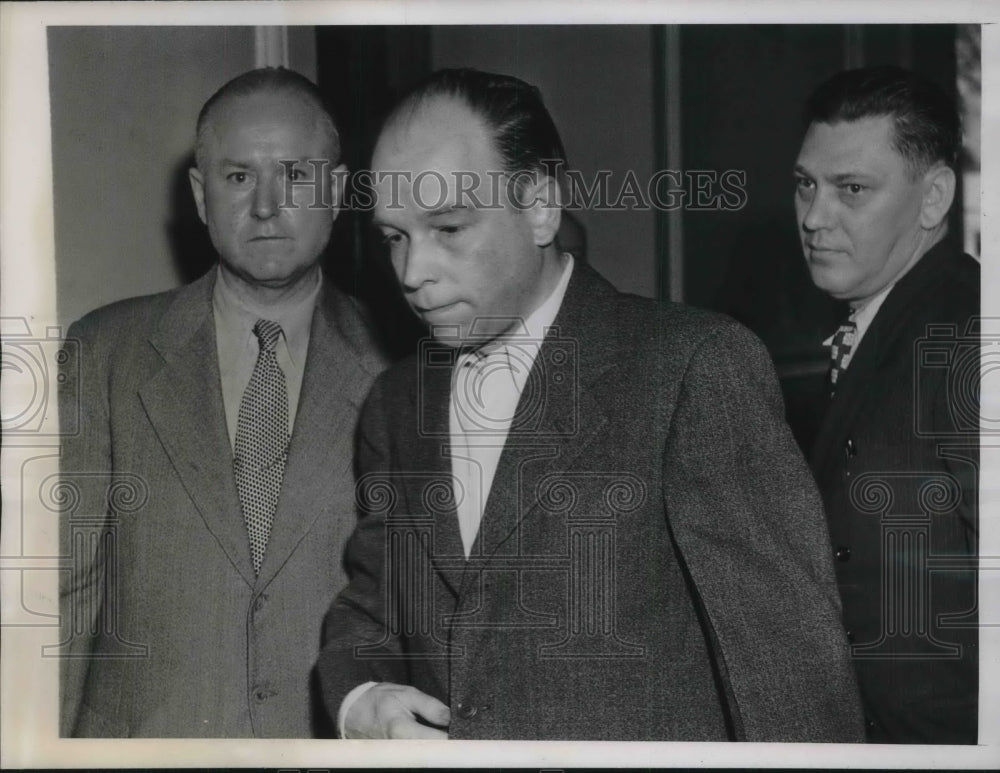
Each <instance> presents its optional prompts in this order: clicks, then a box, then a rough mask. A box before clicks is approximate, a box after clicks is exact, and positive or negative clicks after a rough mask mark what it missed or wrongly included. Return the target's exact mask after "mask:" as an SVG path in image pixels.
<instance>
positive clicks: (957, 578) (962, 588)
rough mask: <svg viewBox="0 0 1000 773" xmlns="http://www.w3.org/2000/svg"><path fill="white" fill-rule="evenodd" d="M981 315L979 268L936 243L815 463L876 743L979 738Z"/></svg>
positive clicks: (893, 299) (842, 387) (822, 438)
mask: <svg viewBox="0 0 1000 773" xmlns="http://www.w3.org/2000/svg"><path fill="white" fill-rule="evenodd" d="M978 313H979V264H978V263H977V262H976V261H975V260H974V259H973V258H970V257H969V256H968V255H963V254H962V253H961V252H960V251H959V250H957V249H955V247H953V246H951V245H949V244H947V243H944V242H942V243H940V244H938V245H936V246H935V247H934V248H932V249H931V250H930V251H928V253H927V254H926V255H924V256H923V257H922V258H921V259H920V261H919V262H918V263H917V264H916V265H915V266H914V267H913V268H912V269H911V270H910V271H909V272H908V273H907V274H905V275H904V276H903V278H902V279H900V280H899V282H898V283H897V284H896V286H895V287H894V288H893V289H892V290H891V291H890V292H889V294H888V295H887V296H886V299H885V301H884V302H883V304H882V306H881V307H880V308H879V310H878V313H877V314H876V315H875V319H874V320H873V321H872V324H871V326H870V327H869V329H868V331H867V332H866V333H865V336H864V338H863V339H862V340H861V343H860V345H859V346H858V349H857V351H856V352H855V353H854V354H853V355H852V359H851V361H850V365H849V367H848V368H847V370H846V371H845V372H844V373H843V375H842V377H841V380H840V382H839V383H838V385H837V391H836V394H835V396H834V398H833V400H832V401H831V402H830V405H829V408H828V412H827V415H826V417H825V419H824V423H823V425H822V427H821V429H820V432H819V434H818V436H817V439H816V443H815V447H814V449H813V453H812V457H811V463H812V467H813V469H814V471H815V473H816V479H817V481H818V483H819V487H820V490H821V492H822V494H823V499H824V502H825V505H826V511H827V515H828V517H829V526H830V535H831V539H832V548H833V549H832V552H833V553H834V556H835V562H834V563H835V567H836V572H837V581H838V583H839V586H840V592H841V596H842V599H843V604H844V624H845V627H846V628H847V630H848V632H849V639H850V640H851V642H852V645H851V647H852V655H853V661H854V665H855V667H856V669H857V673H858V681H859V686H860V689H861V694H862V698H863V702H864V709H865V713H866V721H867V730H868V737H869V739H870V740H872V741H877V742H883V743H886V742H913V743H975V742H976V724H977V712H978V703H977V693H978V668H977V662H978V658H977V641H978V636H977V628H976V623H977V616H976V611H975V608H976V574H975V572H974V570H973V567H974V561H975V556H976V534H977V529H976V519H977V515H976V514H977V507H976V502H977V490H978V481H977V474H978V473H977V470H978V462H979V435H978V427H979V397H978V384H979V329H978V327H977V326H975V325H974V326H972V327H970V323H971V322H973V321H974V320H975V318H976V315H978ZM911 591H912V593H911Z"/></svg>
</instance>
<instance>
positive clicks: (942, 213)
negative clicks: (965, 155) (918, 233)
mask: <svg viewBox="0 0 1000 773" xmlns="http://www.w3.org/2000/svg"><path fill="white" fill-rule="evenodd" d="M923 182H924V198H923V202H922V205H921V208H920V225H921V227H922V228H925V229H927V230H932V229H934V228H937V227H938V225H940V224H941V221H942V220H944V219H945V217H947V215H948V210H949V209H951V203H952V202H953V201H954V200H955V172H954V170H952V169H951V167H949V166H947V165H946V164H938V165H936V166H933V167H931V168H930V169H928V170H927V172H926V173H925V174H924V181H923Z"/></svg>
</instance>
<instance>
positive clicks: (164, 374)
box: [61, 271, 382, 737]
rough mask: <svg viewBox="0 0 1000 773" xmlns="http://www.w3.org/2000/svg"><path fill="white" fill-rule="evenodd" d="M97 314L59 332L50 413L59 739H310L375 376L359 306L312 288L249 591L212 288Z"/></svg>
mask: <svg viewBox="0 0 1000 773" xmlns="http://www.w3.org/2000/svg"><path fill="white" fill-rule="evenodd" d="M215 277H216V272H215V271H210V272H209V273H208V274H207V275H206V276H205V277H203V278H202V279H199V280H198V281H196V282H194V283H193V284H190V285H188V286H185V287H183V288H180V289H178V290H175V291H171V292H167V293H162V294H159V295H154V296H149V297H145V298H137V299H131V300H126V301H122V302H119V303H115V304H112V305H110V306H107V307H104V308H102V309H98V310H97V311H95V312H92V313H90V314H88V315H87V316H85V317H84V318H83V319H81V320H80V321H79V322H77V323H75V324H74V325H73V326H71V328H70V330H69V334H68V339H67V340H68V341H69V342H72V345H70V346H68V347H67V351H69V352H72V353H75V354H74V356H73V358H72V359H71V361H70V362H68V363H67V366H66V368H65V371H64V375H65V376H66V378H65V380H64V383H63V384H62V391H61V411H63V412H66V411H76V412H78V415H79V418H80V431H79V433H78V434H76V435H75V436H71V437H68V438H66V440H65V442H64V445H63V448H62V459H61V467H62V480H63V485H64V489H65V490H66V491H67V492H71V495H70V496H68V497H67V499H66V508H65V511H64V513H63V518H62V523H61V526H62V528H61V537H62V546H63V553H64V555H66V556H70V557H71V558H72V563H73V569H72V571H69V572H65V573H64V576H63V582H62V586H61V602H62V618H63V642H64V655H65V656H66V657H65V658H64V660H63V661H62V717H61V732H62V734H63V735H79V736H118V737H125V736H147V737H148V736H153V737H160V736H187V737H193V736H203V737H244V736H285V737H309V736H310V735H312V734H314V732H316V724H315V723H316V721H317V719H316V713H315V712H314V711H313V703H314V701H315V694H314V691H313V694H311V688H310V671H311V668H312V666H313V663H314V661H315V658H316V654H317V652H318V650H319V643H320V625H321V622H322V619H323V614H324V612H325V611H326V609H327V607H328V606H329V604H330V600H331V599H332V598H333V597H334V595H335V594H336V593H337V591H339V590H340V588H341V587H342V586H343V585H344V583H345V575H344V570H343V567H342V561H341V552H342V549H343V545H344V543H345V541H346V539H347V537H348V536H349V534H350V532H351V530H352V528H353V526H354V522H355V520H356V515H355V508H354V494H353V469H352V457H353V437H354V432H355V428H356V422H357V416H358V413H359V411H360V407H361V405H362V403H363V401H364V397H365V395H366V393H367V391H368V389H369V387H370V385H371V383H372V381H373V379H374V377H375V375H376V374H377V373H378V371H379V370H380V369H381V367H382V361H381V358H380V356H379V355H378V354H377V353H376V349H375V348H374V345H373V343H372V341H371V339H370V336H369V332H368V328H367V326H366V323H365V322H364V319H363V317H362V315H361V313H360V311H359V309H358V308H356V307H355V305H354V303H353V301H351V300H350V299H349V298H348V297H347V296H344V295H342V294H341V293H340V292H339V291H337V290H336V289H335V288H333V287H332V286H331V285H330V283H329V282H326V283H324V286H323V289H322V291H321V295H320V298H319V299H318V301H317V307H316V310H315V312H314V316H313V320H312V327H311V333H310V339H309V349H308V354H307V357H306V363H305V370H304V375H303V383H302V389H301V393H300V397H299V405H298V411H297V415H296V419H295V427H294V431H293V433H292V437H291V443H290V446H289V453H288V461H287V465H286V468H285V476H284V482H283V485H282V491H281V495H280V501H279V503H278V509H277V512H276V514H275V517H274V525H273V529H272V532H271V535H270V538H269V541H268V544H267V550H266V553H265V555H264V560H263V565H262V566H261V570H260V574H259V576H256V575H255V573H254V569H253V565H252V562H251V556H250V547H249V542H248V537H247V531H246V526H245V523H244V520H243V515H242V512H241V509H240V504H239V498H238V495H237V491H236V484H235V481H234V476H233V470H232V458H233V455H232V449H231V446H230V440H229V435H228V432H227V429H226V419H225V412H224V408H223V401H222V392H221V386H220V375H219V365H218V355H217V350H216V340H215V324H214V317H213V313H212V290H213V287H214V283H215Z"/></svg>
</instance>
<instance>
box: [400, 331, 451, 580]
mask: <svg viewBox="0 0 1000 773" xmlns="http://www.w3.org/2000/svg"><path fill="white" fill-rule="evenodd" d="M428 344H429V345H427V346H423V345H422V346H421V350H420V353H419V356H418V361H417V368H418V373H419V376H418V379H417V383H415V384H413V385H412V391H411V393H410V410H411V411H412V413H411V416H412V417H414V419H413V420H414V421H415V423H416V426H417V431H416V440H415V444H414V448H413V450H412V456H411V455H409V454H408V458H412V459H413V469H414V470H426V471H427V472H428V475H427V476H426V477H422V476H418V477H408V478H406V479H405V480H404V481H403V482H402V485H403V486H404V487H405V490H406V500H407V503H408V505H409V508H410V510H409V511H410V512H412V513H423V512H425V511H426V510H427V507H428V501H429V500H432V499H435V498H433V497H426V496H425V491H426V490H427V489H426V487H427V486H428V485H429V484H431V482H432V481H438V480H444V481H447V492H448V496H447V497H445V498H443V499H435V504H436V506H435V507H434V509H433V515H434V535H433V540H432V543H431V544H432V549H431V561H432V563H433V565H434V568H435V569H436V570H437V572H438V573H439V574H440V575H441V577H442V579H443V580H444V581H445V583H446V584H447V585H448V586H449V588H450V589H451V590H452V592H453V593H456V594H457V593H458V590H459V587H460V586H461V581H462V573H463V572H464V570H465V549H464V547H463V546H462V535H461V531H460V530H459V527H458V511H457V509H456V507H455V498H454V493H453V488H452V486H453V483H452V481H453V478H452V472H451V440H450V435H449V425H448V409H449V403H450V400H451V376H452V371H453V368H454V360H455V357H456V355H457V353H456V352H455V351H454V350H453V349H450V348H448V347H439V346H436V345H435V344H433V343H431V342H428ZM445 359H447V361H448V362H450V364H451V366H450V367H448V366H446V365H445V364H444V361H445Z"/></svg>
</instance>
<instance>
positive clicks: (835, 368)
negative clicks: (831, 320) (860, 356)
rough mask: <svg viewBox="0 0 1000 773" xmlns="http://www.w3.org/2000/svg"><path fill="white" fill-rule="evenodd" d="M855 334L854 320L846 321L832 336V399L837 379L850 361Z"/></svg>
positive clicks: (856, 330) (856, 327) (856, 329)
mask: <svg viewBox="0 0 1000 773" xmlns="http://www.w3.org/2000/svg"><path fill="white" fill-rule="evenodd" d="M857 334H858V326H857V325H856V324H854V320H852V319H848V320H847V322H845V323H844V324H843V325H841V326H840V327H839V328H837V332H836V333H834V335H833V343H832V344H831V345H830V397H833V393H834V391H835V390H836V389H837V379H838V378H840V375H841V374H842V373H843V372H844V371H845V370H847V366H848V364H849V363H850V361H851V354H853V351H854V340H855V339H856V338H857Z"/></svg>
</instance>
